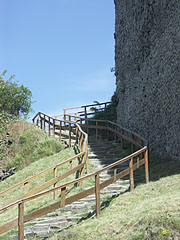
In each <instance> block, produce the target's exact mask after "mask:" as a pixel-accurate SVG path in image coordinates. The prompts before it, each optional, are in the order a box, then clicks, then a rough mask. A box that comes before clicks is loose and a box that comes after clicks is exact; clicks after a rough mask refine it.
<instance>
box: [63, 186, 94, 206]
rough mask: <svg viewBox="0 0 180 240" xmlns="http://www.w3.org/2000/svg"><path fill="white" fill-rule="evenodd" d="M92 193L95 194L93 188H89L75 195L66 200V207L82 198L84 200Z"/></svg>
mask: <svg viewBox="0 0 180 240" xmlns="http://www.w3.org/2000/svg"><path fill="white" fill-rule="evenodd" d="M94 193H95V187H91V188H89V189H87V190H84V191H83V192H80V193H77V194H75V195H73V196H71V197H69V198H67V199H66V205H68V204H71V203H73V202H75V201H78V200H80V199H82V198H85V197H87V196H89V195H91V194H94Z"/></svg>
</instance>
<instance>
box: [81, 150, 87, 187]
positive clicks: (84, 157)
mask: <svg viewBox="0 0 180 240" xmlns="http://www.w3.org/2000/svg"><path fill="white" fill-rule="evenodd" d="M85 160H86V153H84V155H83V156H82V162H81V163H85ZM83 173H84V166H83V167H82V168H81V173H80V177H82V176H83ZM81 186H82V182H81Z"/></svg>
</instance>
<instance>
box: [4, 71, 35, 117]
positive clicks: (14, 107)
mask: <svg viewBox="0 0 180 240" xmlns="http://www.w3.org/2000/svg"><path fill="white" fill-rule="evenodd" d="M6 72H7V71H6V70H5V71H4V72H3V73H2V74H0V112H1V113H4V114H9V115H11V116H12V117H16V118H17V117H19V116H20V115H23V116H24V117H26V116H27V115H28V114H29V113H30V112H31V111H32V109H31V104H32V101H31V98H32V92H31V91H30V90H29V89H28V88H27V87H25V86H24V85H23V84H22V85H20V86H18V83H17V81H13V79H14V77H15V75H12V76H11V77H10V78H9V79H8V80H3V78H4V76H5V74H6Z"/></svg>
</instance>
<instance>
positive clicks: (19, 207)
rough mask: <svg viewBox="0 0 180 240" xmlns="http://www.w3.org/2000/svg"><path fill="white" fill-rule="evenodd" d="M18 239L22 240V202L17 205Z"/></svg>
mask: <svg viewBox="0 0 180 240" xmlns="http://www.w3.org/2000/svg"><path fill="white" fill-rule="evenodd" d="M18 239H19V240H24V202H23V201H22V202H20V203H19V204H18Z"/></svg>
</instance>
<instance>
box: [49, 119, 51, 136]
mask: <svg viewBox="0 0 180 240" xmlns="http://www.w3.org/2000/svg"><path fill="white" fill-rule="evenodd" d="M50 121H51V120H50V117H49V136H51V122H50Z"/></svg>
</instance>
